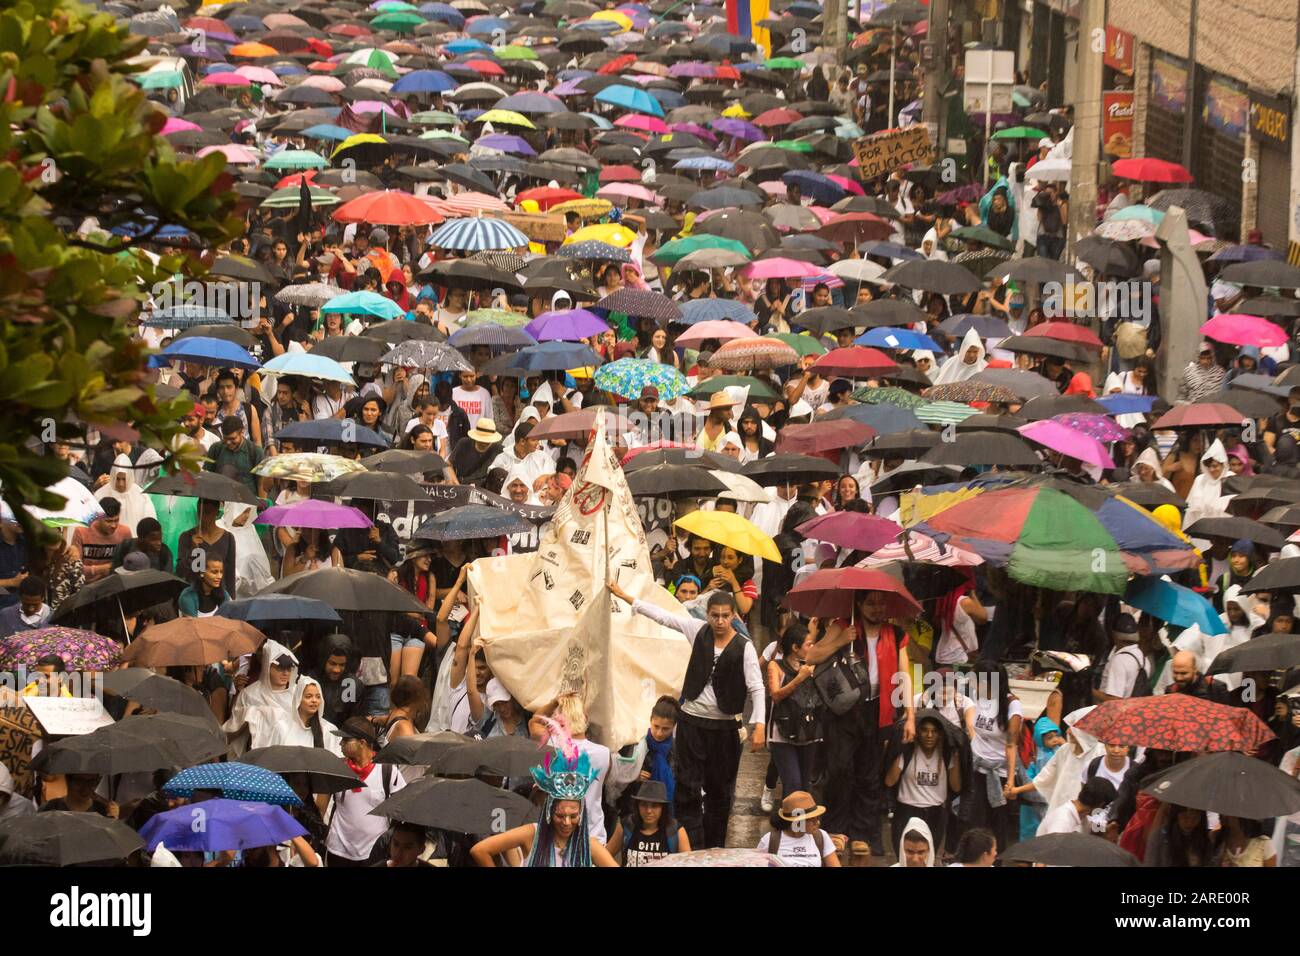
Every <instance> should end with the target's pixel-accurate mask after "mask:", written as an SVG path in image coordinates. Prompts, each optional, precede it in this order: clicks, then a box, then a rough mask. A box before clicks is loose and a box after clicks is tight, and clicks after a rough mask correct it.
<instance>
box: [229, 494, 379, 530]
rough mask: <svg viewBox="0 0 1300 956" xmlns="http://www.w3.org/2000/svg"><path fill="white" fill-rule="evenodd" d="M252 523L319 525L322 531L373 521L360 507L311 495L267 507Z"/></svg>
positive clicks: (361, 524)
mask: <svg viewBox="0 0 1300 956" xmlns="http://www.w3.org/2000/svg"><path fill="white" fill-rule="evenodd" d="M254 524H260V525H269V526H271V527H276V528H280V527H288V528H318V529H321V530H324V531H334V530H341V529H343V528H372V527H374V522H372V521H371V520H370V519H369V518H367V517H366V515H365V513H364V512H362V511H361V509H359V508H353V507H351V506H350V505H336V504H334V503H333V502H331V501H320V500H314V499H313V500H307V501H296V502H294V503H292V504H287V505H275V506H274V507H271V508H267V509H266V510H265V511H264V512H262V513H261V514H260V515H259V516H258V518H257V520H256V521H255V522H254Z"/></svg>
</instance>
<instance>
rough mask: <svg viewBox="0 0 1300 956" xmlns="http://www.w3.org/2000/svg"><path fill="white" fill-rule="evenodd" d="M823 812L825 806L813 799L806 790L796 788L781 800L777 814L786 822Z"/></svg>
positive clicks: (809, 818)
mask: <svg viewBox="0 0 1300 956" xmlns="http://www.w3.org/2000/svg"><path fill="white" fill-rule="evenodd" d="M825 812H826V808H825V807H823V806H822V805H821V804H819V803H818V802H817V801H816V800H814V799H813V795H812V794H811V793H809V792H808V791H806V790H796V791H795V792H794V793H792V794H790V795H789V796H788V797H786V798H785V799H784V800H782V801H781V809H780V810H779V811H778V813H777V815H778V816H779V817H780V818H781V819H782V820H785V821H786V822H787V823H797V822H798V821H800V820H811V819H812V818H813V817H819V816H821V815H822V814H823V813H825Z"/></svg>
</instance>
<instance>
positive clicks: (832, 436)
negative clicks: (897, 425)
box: [776, 418, 876, 455]
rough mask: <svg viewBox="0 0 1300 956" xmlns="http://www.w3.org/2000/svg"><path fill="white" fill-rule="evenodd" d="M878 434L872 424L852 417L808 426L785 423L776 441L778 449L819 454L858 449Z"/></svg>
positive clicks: (816, 422)
mask: <svg viewBox="0 0 1300 956" xmlns="http://www.w3.org/2000/svg"><path fill="white" fill-rule="evenodd" d="M875 437H876V430H875V429H874V428H872V427H871V426H870V425H867V424H864V423H862V422H858V421H854V420H852V419H846V418H842V419H836V420H832V421H825V420H819V421H815V422H810V423H809V424H807V425H786V426H785V428H783V429H782V430H781V435H780V437H778V438H777V441H776V451H777V453H778V454H781V453H787V452H788V453H793V454H799V455H816V454H822V453H824V452H839V451H841V450H843V449H845V448H857V447H858V446H860V445H865V444H866V443H867V442H869V441H870V440H871V439H873V438H875Z"/></svg>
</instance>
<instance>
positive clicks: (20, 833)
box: [0, 810, 144, 866]
mask: <svg viewBox="0 0 1300 956" xmlns="http://www.w3.org/2000/svg"><path fill="white" fill-rule="evenodd" d="M143 849H144V841H143V840H141V839H140V837H139V835H138V834H137V833H136V832H135V831H134V830H132V829H131V828H130V827H129V826H127V825H126V824H125V823H121V822H119V821H117V820H110V819H108V818H107V817H101V816H100V815H99V814H97V813H73V812H71V811H68V810H54V811H50V812H47V813H37V814H29V815H26V816H17V817H11V818H10V819H8V820H5V821H3V822H0V866H77V865H79V864H86V863H109V862H114V861H120V860H125V859H126V858H127V857H129V856H130V855H131V854H132V853H135V852H136V851H137V850H143Z"/></svg>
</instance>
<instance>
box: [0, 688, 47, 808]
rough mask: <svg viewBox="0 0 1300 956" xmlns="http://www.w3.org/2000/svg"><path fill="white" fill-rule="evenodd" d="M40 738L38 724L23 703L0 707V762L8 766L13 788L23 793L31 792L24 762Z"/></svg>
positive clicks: (28, 793)
mask: <svg viewBox="0 0 1300 956" xmlns="http://www.w3.org/2000/svg"><path fill="white" fill-rule="evenodd" d="M40 739H41V725H40V724H39V723H38V722H37V720H36V715H35V714H33V713H32V712H31V711H30V710H28V709H27V708H26V707H23V706H21V705H20V706H17V707H0V763H2V764H4V765H5V766H6V767H8V768H9V773H10V774H11V775H12V776H13V778H14V788H15V789H16V790H17V792H18V793H21V794H22V795H23V796H28V797H30V796H31V795H32V772H31V769H30V768H29V766H28V764H29V763H30V762H31V759H32V747H33V746H34V745H35V743H36V741H38V740H40Z"/></svg>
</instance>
